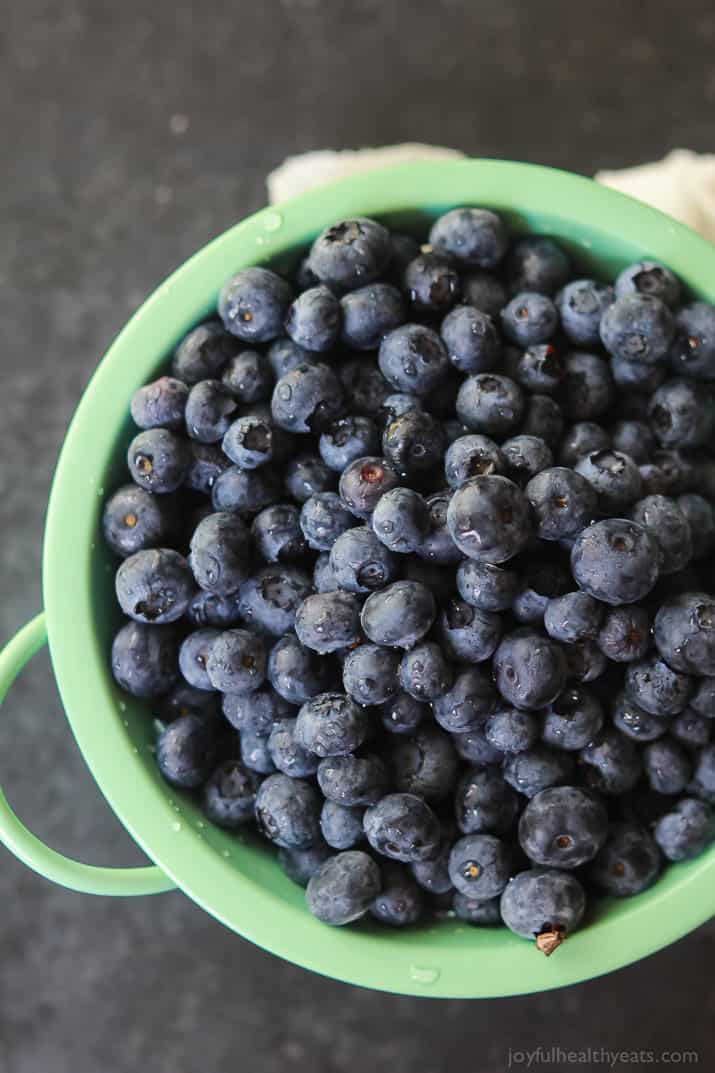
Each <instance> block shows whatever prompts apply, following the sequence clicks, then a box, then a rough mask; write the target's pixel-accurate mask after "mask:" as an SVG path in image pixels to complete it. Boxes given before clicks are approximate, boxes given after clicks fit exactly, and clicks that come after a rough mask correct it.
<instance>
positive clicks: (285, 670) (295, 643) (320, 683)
mask: <svg viewBox="0 0 715 1073" xmlns="http://www.w3.org/2000/svg"><path fill="white" fill-rule="evenodd" d="M329 673H330V667H329V665H328V664H327V663H326V662H325V660H321V659H319V658H318V656H317V655H316V654H315V652H313V651H312V650H311V649H310V648H306V647H305V646H304V645H302V644H301V643H300V641H299V640H298V638H297V637H296V636H295V634H293V633H287V634H286V635H285V636H284V637H281V638H280V639H279V640H278V641H276V643H275V644H274V645H273V648H272V649H271V651H270V654H269V656H268V669H267V676H268V681H269V682H270V683H271V685H272V686H273V688H274V689H275V691H276V692H277V693H278V694H280V696H281V697H284V698H285V700H287V701H288V702H289V703H290V704H304V703H305V701H307V700H309V699H310V698H311V697H314V696H315V695H316V694H317V693H322V692H324V690H325V689H326V688H327V684H328V681H329Z"/></svg>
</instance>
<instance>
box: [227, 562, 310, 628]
mask: <svg viewBox="0 0 715 1073" xmlns="http://www.w3.org/2000/svg"><path fill="white" fill-rule="evenodd" d="M311 589H312V585H311V580H310V578H309V577H308V575H307V574H306V573H305V571H303V570H300V569H299V568H298V567H297V566H288V565H285V566H284V565H281V566H264V567H263V568H262V569H261V570H257V571H256V572H255V573H254V574H253V575H252V577H250V578H249V579H248V581H246V582H244V584H243V585H242V586H241V603H240V609H241V617H242V618H243V619H244V621H245V622H247V623H249V624H250V625H251V626H253V627H254V629H257V630H260V631H262V632H264V633H268V634H271V635H272V636H273V637H282V636H283V634H284V633H287V632H288V631H289V630H292V629H293V626H294V625H295V623H296V619H297V612H298V610H299V608H300V607H301V606H302V602H303V601H304V600H305V599H306V597H308V595H309V594H310V592H311Z"/></svg>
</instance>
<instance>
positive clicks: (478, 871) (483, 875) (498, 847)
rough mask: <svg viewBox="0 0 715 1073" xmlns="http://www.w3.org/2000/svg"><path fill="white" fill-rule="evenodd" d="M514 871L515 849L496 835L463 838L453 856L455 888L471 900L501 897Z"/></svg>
mask: <svg viewBox="0 0 715 1073" xmlns="http://www.w3.org/2000/svg"><path fill="white" fill-rule="evenodd" d="M511 871H512V854H511V850H510V848H509V846H507V845H506V843H504V842H502V841H501V839H499V838H497V837H496V836H495V835H485V834H475V835H463V837H462V838H460V839H458V840H457V841H456V842H455V844H454V846H453V847H452V850H451V853H450V855H449V877H450V879H451V880H452V885H453V886H454V887H456V889H457V890H458V891H459V893H460V894H464V895H467V896H468V897H470V898H479V899H484V898H494V897H496V895H497V894H501V892H502V891H503V890H504V888H505V887H506V885H507V883H508V882H509V877H510V875H511Z"/></svg>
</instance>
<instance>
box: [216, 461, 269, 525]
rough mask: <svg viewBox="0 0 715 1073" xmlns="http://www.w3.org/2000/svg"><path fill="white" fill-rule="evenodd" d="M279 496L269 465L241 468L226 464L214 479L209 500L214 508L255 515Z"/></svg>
mask: <svg viewBox="0 0 715 1073" xmlns="http://www.w3.org/2000/svg"><path fill="white" fill-rule="evenodd" d="M280 498H281V488H280V485H279V484H278V481H277V479H276V476H275V474H274V473H273V472H271V470H270V467H262V468H261V469H257V470H256V469H242V468H241V467H240V466H229V468H228V469H227V470H224V472H223V473H221V474H220V475H219V476H218V477H217V478H216V480H215V481H214V485H213V488H212V489H211V502H212V503H213V507H214V510H217V511H224V510H225V511H232V512H233V513H235V514H257V513H258V511H259V510H261V508H262V507H267V506H269V504H271V503H275V502H276V501H277V500H279V499H280Z"/></svg>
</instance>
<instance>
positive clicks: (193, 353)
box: [171, 321, 238, 386]
mask: <svg viewBox="0 0 715 1073" xmlns="http://www.w3.org/2000/svg"><path fill="white" fill-rule="evenodd" d="M237 350H238V344H237V342H236V340H235V339H234V338H233V336H232V335H229V333H228V332H227V331H224V329H223V328H222V327H221V325H220V324H219V323H218V321H207V322H206V323H205V324H199V325H198V327H196V328H192V329H191V331H190V332H189V333H188V334H187V335H185V336H184V338H183V339H182V340H181V342H180V343H179V345H178V346H177V348H176V350H175V351H174V357H173V360H172V363H171V371H172V373H173V375H174V376H175V377H176V378H177V379H178V380H183V382H184V383H185V384H188V385H189V386H191V385H192V384H198V382H199V380H213V379H216V378H217V377H219V376H221V373H222V372H223V370H224V368H225V367H226V363H227V362H228V360H229V358H231V357H232V356H233V355H234V354H235V353H236V351H237Z"/></svg>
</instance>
